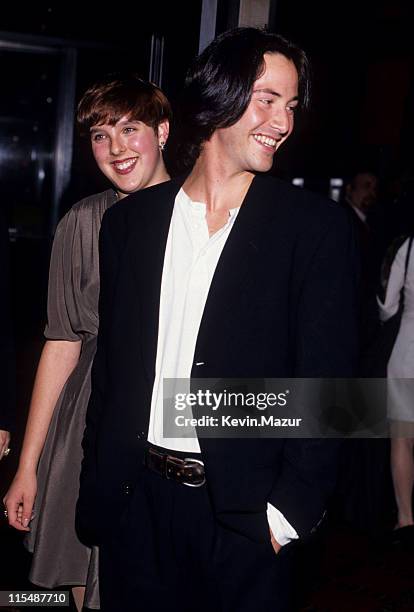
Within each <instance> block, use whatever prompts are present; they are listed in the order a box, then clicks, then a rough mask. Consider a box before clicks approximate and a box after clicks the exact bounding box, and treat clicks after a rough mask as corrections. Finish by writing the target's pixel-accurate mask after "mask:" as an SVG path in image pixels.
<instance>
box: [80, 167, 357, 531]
mask: <svg viewBox="0 0 414 612" xmlns="http://www.w3.org/2000/svg"><path fill="white" fill-rule="evenodd" d="M179 187H180V185H179V183H178V182H175V181H171V182H168V183H164V184H161V185H157V186H155V187H152V188H149V189H145V190H143V191H140V192H138V193H135V194H133V195H130V196H128V197H127V198H125V200H123V201H122V202H120V203H119V204H117V205H116V206H114V207H112V208H111V209H110V210H108V211H107V212H106V213H105V215H104V218H103V222H102V228H101V235H100V258H101V259H100V261H101V264H100V265H101V296H100V329H99V335H98V348H97V354H96V358H95V361H94V365H93V374H92V395H91V399H90V403H89V407H88V414H87V427H86V432H85V437H84V442H83V448H84V461H83V466H82V475H81V487H80V498H79V502H78V518H77V525H78V532H79V535H80V537H81V539H83V540H84V541H86V542H87V543H99V542H100V539H101V537H102V534H103V533H105V529H107V528H108V522H110V521H111V519H112V522H113V524H116V516H115V520H114V512H115V513H118V512H121V511H122V507H123V506H124V504H125V500H126V497H125V494H124V491H125V490H126V489H128V484H129V483H133V482H134V480H136V474H137V466H138V465H139V464H140V463H141V462H142V457H143V449H144V446H145V444H146V438H147V428H148V422H149V413H150V404H151V394H152V387H153V381H154V376H155V358H156V349H157V334H158V315H159V298H160V287H161V276H162V268H163V258H164V251H165V246H166V241H167V236H168V229H169V224H170V219H171V214H172V210H173V206H174V200H175V196H176V194H177V192H178V190H179ZM355 275H356V272H355V252H354V240H353V234H352V228H351V224H350V222H349V217H348V216H347V215H346V214H345V212H344V211H343V210H342V209H341V207H339V206H338V205H337V204H335V203H334V202H331V201H329V200H326V199H323V198H321V197H319V196H317V195H314V194H311V193H309V192H307V191H304V190H300V189H297V188H294V187H292V186H290V185H288V184H285V183H283V182H281V181H278V180H276V179H273V178H269V177H264V176H257V177H255V178H254V180H253V182H252V184H251V186H250V189H249V191H248V193H247V195H246V198H245V201H244V203H243V205H242V207H241V209H240V212H239V214H238V216H237V219H236V221H235V224H234V226H233V229H232V231H231V233H230V235H229V237H228V239H227V242H226V245H225V247H224V249H223V252H222V255H221V257H220V260H219V263H218V265H217V268H216V271H215V274H214V277H213V280H212V283H211V287H210V291H209V294H208V299H207V302H206V306H205V310H204V314H203V318H202V321H201V325H200V330H199V334H198V338H197V344H196V349H195V354H194V365H193V368H192V376H194V377H246V378H257V377H275V378H277V377H338V376H339V377H341V376H351V375H352V374H353V367H354V363H355V356H356V323H355V317H356V314H355V312H356V305H355V302H356V299H355ZM230 323H231V324H230ZM197 364H200V365H197ZM200 446H201V450H202V453H203V457H204V461H205V466H206V474H207V480H208V485H209V487H210V491H211V498H212V503H213V506H214V510H215V513H216V516H217V519H218V520H219V521H221V522H222V523H223V524H225V525H228V526H229V527H230V528H232V529H236V530H238V531H240V532H241V533H244V534H245V535H247V536H249V537H251V538H253V539H258V540H261V539H268V538H269V535H268V534H269V531H268V525H267V519H266V504H267V502H268V501H270V503H272V504H273V505H274V506H275V507H276V508H278V509H279V510H280V511H281V512H283V514H284V515H285V517H286V518H287V520H288V521H289V522H290V523H291V524H292V525H293V527H294V528H295V529H296V530H297V532H298V533H299V535H300V536H303V535H306V534H307V533H309V532H310V531H311V530H312V529H313V528H314V527H315V525H316V524H317V523H318V521H319V520H320V518H321V516H322V514H323V511H324V508H325V504H326V500H327V497H328V495H329V494H330V492H331V490H332V487H333V484H334V481H335V474H336V454H337V447H338V444H337V442H336V441H332V440H330V441H327V440H315V439H309V440H308V439H289V440H281V439H277V440H275V439H260V440H252V439H250V440H237V439H235V440H217V439H200ZM97 517H99V519H97Z"/></svg>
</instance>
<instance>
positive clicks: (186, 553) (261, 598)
mask: <svg viewBox="0 0 414 612" xmlns="http://www.w3.org/2000/svg"><path fill="white" fill-rule="evenodd" d="M291 564H292V559H291V555H290V554H289V552H288V551H286V553H285V551H283V550H282V553H279V554H278V555H276V554H275V553H274V551H273V548H272V546H271V543H270V537H269V542H264V543H260V544H259V543H256V542H252V541H251V540H249V539H248V538H246V537H244V536H242V535H240V534H238V533H234V532H232V531H230V530H228V529H226V528H224V527H222V526H221V525H219V524H218V523H217V521H216V520H215V518H214V514H213V511H212V507H211V503H210V499H209V493H208V487H207V486H206V485H204V486H203V487H200V488H192V487H188V486H185V485H182V484H179V483H176V482H174V481H171V480H165V479H163V478H162V477H161V476H159V475H158V474H155V473H153V472H150V471H149V470H147V468H145V467H144V466H143V467H142V468H141V469H140V473H139V474H138V478H137V483H136V486H135V488H134V490H133V492H132V494H131V496H130V500H129V502H128V506H127V508H126V510H125V511H124V513H123V515H122V517H121V520H120V521H119V523H118V525H116V526H115V525H114V526H111V527H109V528H108V533H107V534H106V536H105V538H104V541H103V542H102V545H101V547H100V590H101V610H102V612H120V611H121V610H122V612H130V611H131V612H132V611H137V612H138V611H139V612H141V611H142V612H161V611H166V610H168V612H175V611H176V612H194V611H195V610H197V612H287V611H288V610H289V611H290V610H291V608H290V605H289V592H290V575H291Z"/></svg>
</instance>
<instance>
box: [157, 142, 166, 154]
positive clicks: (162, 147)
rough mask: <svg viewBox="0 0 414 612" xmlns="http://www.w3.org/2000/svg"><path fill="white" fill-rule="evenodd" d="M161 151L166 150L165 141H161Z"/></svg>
mask: <svg viewBox="0 0 414 612" xmlns="http://www.w3.org/2000/svg"><path fill="white" fill-rule="evenodd" d="M158 146H159V149H160V151H164V149H165V140H160V144H159V145H158Z"/></svg>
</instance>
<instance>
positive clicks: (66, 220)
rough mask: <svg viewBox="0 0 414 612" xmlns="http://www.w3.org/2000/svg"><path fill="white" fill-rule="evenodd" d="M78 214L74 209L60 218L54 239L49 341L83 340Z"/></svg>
mask: <svg viewBox="0 0 414 612" xmlns="http://www.w3.org/2000/svg"><path fill="white" fill-rule="evenodd" d="M78 234H79V226H78V215H77V212H76V210H74V209H73V208H72V209H71V210H70V211H69V212H68V213H67V214H66V215H65V216H64V217H63V219H62V220H61V221H60V223H59V225H58V227H57V229H56V233H55V238H54V241H53V246H52V254H51V259H50V268H49V287H48V297H47V325H46V328H45V337H46V338H47V339H48V340H69V341H77V340H81V336H80V334H79V331H80V330H79V329H77V328H78V325H77V321H78V316H77V311H78V308H79V304H77V296H78V295H79V287H78V285H79V283H80V276H79V265H77V260H78V257H77V252H78V242H79V235H78Z"/></svg>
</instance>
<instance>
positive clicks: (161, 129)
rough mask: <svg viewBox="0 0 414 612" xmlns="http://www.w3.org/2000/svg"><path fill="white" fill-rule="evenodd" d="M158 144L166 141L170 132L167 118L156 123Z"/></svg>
mask: <svg viewBox="0 0 414 612" xmlns="http://www.w3.org/2000/svg"><path fill="white" fill-rule="evenodd" d="M157 131H158V144H159V145H161V143H164V144H165V143H166V142H167V140H168V134H169V133H170V122H169V121H168V119H165V120H164V121H161V123H159V124H158V128H157Z"/></svg>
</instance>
